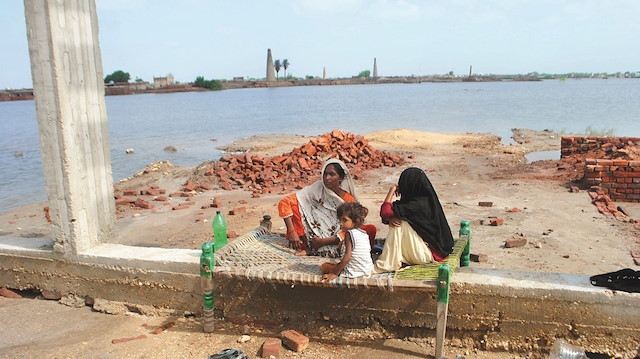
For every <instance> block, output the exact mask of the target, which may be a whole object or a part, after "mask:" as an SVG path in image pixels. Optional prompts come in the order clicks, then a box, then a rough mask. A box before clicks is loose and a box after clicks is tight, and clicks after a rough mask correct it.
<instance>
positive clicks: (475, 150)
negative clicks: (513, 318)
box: [0, 129, 640, 358]
mask: <svg viewBox="0 0 640 359" xmlns="http://www.w3.org/2000/svg"><path fill="white" fill-rule="evenodd" d="M364 136H365V138H366V139H367V140H368V141H369V144H371V145H372V146H374V147H375V148H377V149H379V150H383V151H387V152H389V153H393V154H396V155H398V156H401V157H402V158H404V159H405V160H406V163H405V164H404V165H402V166H398V167H381V168H378V169H374V170H367V171H364V172H363V173H362V174H363V178H362V179H359V180H357V181H356V188H357V195H358V198H359V200H360V202H361V203H363V205H365V206H366V207H368V208H369V210H370V212H369V213H370V214H369V216H368V218H367V221H368V222H369V223H373V224H375V225H376V226H377V227H378V229H379V233H378V237H385V236H386V232H387V228H386V226H384V225H383V224H382V223H381V221H380V218H379V216H378V215H377V213H378V208H379V207H380V204H381V203H382V200H383V199H384V197H385V195H386V193H387V191H388V188H389V186H391V185H392V184H394V183H396V181H397V179H398V176H399V174H400V172H401V171H402V170H403V169H404V168H406V167H408V166H416V167H420V168H423V169H424V170H425V171H426V172H427V175H428V176H429V178H430V180H431V182H432V183H433V185H434V187H435V189H436V191H437V192H438V196H439V198H440V201H441V203H442V206H443V208H444V210H445V213H446V215H447V218H448V220H449V223H450V226H451V228H452V230H453V231H454V232H457V230H458V228H459V223H460V221H461V220H463V219H468V220H470V221H471V229H472V244H471V252H472V253H474V254H485V255H486V258H487V261H485V262H474V263H472V266H475V267H480V268H497V269H509V270H520V271H536V272H558V273H574V274H585V275H594V274H600V273H605V272H610V271H615V270H619V269H621V268H634V269H636V270H637V269H638V266H636V264H635V262H634V258H633V257H632V251H640V230H639V229H637V227H638V226H637V225H636V226H635V227H636V228H634V224H633V220H635V219H640V204H638V203H617V205H619V206H621V207H623V209H624V210H625V211H626V212H627V213H628V214H629V216H628V217H626V218H622V219H614V218H612V217H606V216H604V215H602V214H600V213H599V212H598V210H597V209H596V207H595V206H594V205H593V204H592V203H591V198H590V196H589V195H588V193H587V191H586V189H585V188H583V187H582V186H581V184H579V183H576V182H572V181H574V180H575V179H576V178H578V177H580V174H579V173H577V171H576V170H575V168H574V167H573V166H571V165H570V164H568V163H566V162H564V161H561V160H559V159H558V160H544V161H536V162H533V163H527V161H526V159H525V155H526V154H528V153H530V152H533V151H554V150H555V151H558V156H559V150H560V135H559V134H556V133H552V132H549V131H531V130H525V129H517V130H515V129H514V137H513V138H514V141H516V142H517V143H518V144H517V145H508V146H503V145H501V144H500V139H499V138H498V137H496V136H493V135H490V134H442V133H425V132H419V131H414V130H408V129H397V130H389V131H379V132H373V133H369V134H365V135H364ZM309 140H310V138H308V137H302V136H285V135H271V136H260V137H251V138H248V139H245V140H242V141H237V142H236V143H234V144H232V145H230V146H229V147H228V148H226V149H225V150H227V151H229V152H235V151H249V152H251V153H256V154H260V155H262V156H276V155H280V154H282V153H286V152H289V151H291V149H292V148H293V147H298V146H301V145H303V144H305V143H307V142H308V141H309ZM203 166H204V164H203ZM200 167H201V166H200ZM198 170H199V172H202V168H200V169H198V168H194V167H174V166H171V165H170V164H167V163H162V164H153V165H150V166H149V167H148V171H147V173H140V174H137V175H135V176H133V177H132V178H130V179H128V180H126V181H122V182H120V183H118V184H116V187H117V188H118V190H119V191H124V190H126V189H135V190H138V191H139V190H141V189H144V188H148V187H150V186H151V185H157V186H159V187H160V188H162V189H166V192H167V193H172V192H174V191H177V190H179V189H181V188H182V187H184V184H185V183H186V181H187V180H189V179H191V180H193V179H194V176H195V173H196V172H198ZM571 186H578V187H580V188H581V190H580V191H579V192H572V191H570V190H569V189H570V187H571ZM293 191H295V189H293V188H291V189H287V188H279V189H277V191H272V193H266V194H262V195H261V196H260V197H259V198H253V197H252V193H251V192H250V191H245V190H242V189H238V190H232V191H225V190H222V189H217V188H213V189H211V190H208V191H204V192H200V193H196V194H195V195H194V196H193V197H190V198H191V200H192V201H194V202H195V204H194V205H191V206H189V208H188V209H180V210H172V206H174V205H177V204H179V203H183V202H185V201H187V199H185V198H181V197H172V198H169V201H168V203H169V205H163V204H162V203H159V202H151V203H154V204H155V206H154V208H153V209H140V208H135V207H129V206H122V205H119V206H118V218H119V219H118V231H119V238H118V241H119V242H120V243H122V244H127V245H133V246H159V247H166V248H192V249H199V248H200V246H201V245H202V243H203V242H205V241H208V240H211V233H212V230H211V220H212V219H213V217H214V216H215V214H216V210H220V211H221V212H222V213H223V214H224V215H225V218H226V220H227V223H228V230H229V231H230V232H235V233H237V234H242V233H245V232H247V231H249V230H251V229H253V228H255V227H257V226H258V225H259V222H260V220H261V219H262V217H263V215H270V216H271V217H272V222H273V227H272V229H273V230H274V231H280V232H282V231H284V223H283V222H282V220H280V219H279V218H278V216H277V202H278V201H279V200H280V199H281V198H282V197H283V195H284V194H286V193H289V192H293ZM214 197H217V202H218V203H220V205H221V206H220V208H212V207H209V204H210V203H211V202H212V199H213V198H214ZM479 202H492V206H491V207H485V206H479ZM44 206H46V204H34V205H29V206H25V207H22V208H20V209H18V210H16V211H13V212H10V213H4V214H1V215H0V236H5V235H6V236H22V237H25V239H28V238H32V237H47V236H49V235H50V233H49V228H48V224H47V222H46V219H45V213H44V211H43V208H44ZM239 207H244V208H245V210H244V211H239V212H241V213H239V214H236V215H230V214H229V211H230V210H232V209H237V208H239ZM493 218H501V219H503V220H504V222H503V224H502V225H499V226H491V225H489V223H490V220H491V219H493ZM511 238H525V239H526V240H527V244H526V245H525V246H523V247H518V248H505V246H504V243H505V241H506V240H508V239H511ZM637 253H640V252H637ZM17 303H23V304H17ZM34 312H35V313H38V314H39V315H42V318H49V317H50V318H61V319H60V320H55V319H52V320H51V322H48V321H46V320H42V319H37V320H34V321H35V322H37V323H38V324H37V325H36V324H34V323H31V321H25V320H24V319H23V317H22V314H24V315H25V316H26V317H27V318H31V317H32V316H31V314H33V313H34ZM16 313H18V314H20V315H16ZM0 321H2V322H3V324H4V323H9V324H11V325H9V326H7V325H3V326H2V327H1V328H0V334H2V335H0V355H2V356H6V357H23V356H25V355H26V356H41V354H45V356H52V357H101V358H102V357H103V358H112V357H113V358H116V357H117V358H120V357H158V356H159V357H167V356H173V357H183V358H205V357H206V356H208V355H209V354H213V353H215V352H217V351H219V350H221V349H224V348H226V347H236V348H240V349H245V350H246V352H247V353H248V354H249V355H250V356H251V357H257V356H256V353H257V350H258V348H259V345H260V344H261V343H262V341H263V337H266V336H273V335H275V334H277V333H278V332H279V331H278V330H279V329H278V328H253V327H252V328H250V331H251V336H252V339H251V341H249V342H246V343H242V344H241V343H237V342H236V340H237V339H238V338H239V337H240V336H241V335H242V331H243V328H242V327H240V326H235V325H232V324H229V323H222V322H220V323H219V324H218V326H217V329H216V333H215V334H214V335H211V334H205V333H202V331H201V326H200V323H199V320H198V318H193V317H180V318H169V317H143V316H140V315H137V314H136V315H133V314H132V315H130V316H108V315H104V314H99V313H92V312H91V310H90V309H89V308H88V307H87V308H80V309H74V308H67V307H64V306H61V305H58V304H57V303H56V302H49V301H38V300H19V301H16V300H10V299H4V298H0ZM167 321H174V322H175V323H176V325H175V326H174V327H172V328H170V329H168V330H166V331H164V332H163V333H161V334H159V335H149V334H148V333H150V332H151V331H152V330H153V328H154V326H155V327H157V326H159V325H162V324H163V323H165V322H167ZM56 324H58V325H57V326H56ZM61 324H66V325H63V326H64V329H61V327H60V325H61ZM143 324H147V326H143ZM67 326H68V327H69V328H67ZM7 328H12V329H7ZM54 329H55V330H54ZM285 329H289V328H285ZM293 329H295V328H293ZM58 330H60V331H61V333H60V332H57V331H58ZM54 332H56V333H54ZM65 333H66V334H65ZM145 333H146V334H147V338H146V339H140V340H134V341H130V342H127V343H121V344H111V340H112V339H116V338H121V337H131V336H137V335H140V334H145ZM311 343H312V344H311V345H310V347H309V349H308V350H307V351H305V352H304V353H302V354H295V353H293V352H290V351H287V352H286V354H285V356H284V357H285V358H286V357H294V356H295V357H297V358H310V357H314V358H337V357H344V358H359V357H363V356H368V357H370V358H382V357H389V356H393V357H394V358H396V357H397V358H417V357H424V355H425V350H426V353H429V354H432V353H433V346H434V343H433V342H432V341H430V340H428V339H410V338H408V339H405V340H397V339H395V340H378V339H376V340H371V341H362V340H358V341H354V342H352V343H349V342H347V343H338V344H336V343H334V342H331V343H330V342H328V341H326V340H323V338H322V337H321V336H319V337H313V336H312V337H311ZM449 343H450V345H449V346H448V347H447V356H448V357H450V358H454V357H456V356H458V355H460V356H465V357H466V358H520V357H541V355H542V354H541V353H525V354H516V353H484V352H481V351H477V350H476V349H474V348H473V345H469V344H468V343H456V342H455V341H450V342H449ZM168 354H170V355H168Z"/></svg>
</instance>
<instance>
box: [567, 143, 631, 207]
mask: <svg viewBox="0 0 640 359" xmlns="http://www.w3.org/2000/svg"><path fill="white" fill-rule="evenodd" d="M560 153H561V155H560V156H561V158H563V159H565V158H575V159H579V160H580V161H584V164H585V166H584V182H585V183H586V184H588V185H591V186H599V187H600V188H601V189H602V192H604V193H605V194H607V195H608V196H609V197H610V198H611V200H614V201H621V202H640V157H639V156H638V154H639V153H640V138H637V137H595V136H589V137H568V136H567V137H563V138H562V141H561V151H560Z"/></svg>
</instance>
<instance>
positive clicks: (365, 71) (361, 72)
mask: <svg viewBox="0 0 640 359" xmlns="http://www.w3.org/2000/svg"><path fill="white" fill-rule="evenodd" d="M370 75H371V71H369V70H364V71H360V73H359V74H358V77H369V76H370Z"/></svg>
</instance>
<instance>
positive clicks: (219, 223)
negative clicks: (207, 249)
mask: <svg viewBox="0 0 640 359" xmlns="http://www.w3.org/2000/svg"><path fill="white" fill-rule="evenodd" d="M211 227H212V228H213V239H214V242H213V251H214V252H217V251H218V250H219V249H220V248H222V247H224V246H225V245H227V221H225V219H224V217H223V216H222V214H221V213H220V211H217V212H216V217H215V218H214V219H213V223H211Z"/></svg>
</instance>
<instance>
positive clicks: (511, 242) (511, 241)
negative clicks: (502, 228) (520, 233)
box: [504, 237, 527, 248]
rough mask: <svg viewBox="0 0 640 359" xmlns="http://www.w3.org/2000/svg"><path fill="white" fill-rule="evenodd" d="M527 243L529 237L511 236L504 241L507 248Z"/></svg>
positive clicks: (522, 245)
mask: <svg viewBox="0 0 640 359" xmlns="http://www.w3.org/2000/svg"><path fill="white" fill-rule="evenodd" d="M525 244H527V239H526V238H523V237H517V238H509V239H507V240H506V241H504V247H505V248H516V247H524V245H525Z"/></svg>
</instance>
